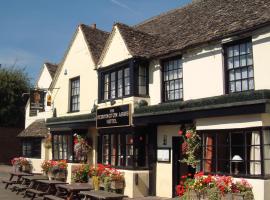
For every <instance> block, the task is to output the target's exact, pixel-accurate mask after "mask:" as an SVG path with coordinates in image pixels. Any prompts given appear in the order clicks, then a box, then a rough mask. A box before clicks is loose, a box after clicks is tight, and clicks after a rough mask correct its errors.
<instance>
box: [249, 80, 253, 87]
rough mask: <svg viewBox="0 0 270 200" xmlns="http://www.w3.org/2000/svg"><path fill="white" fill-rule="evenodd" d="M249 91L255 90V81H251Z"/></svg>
mask: <svg viewBox="0 0 270 200" xmlns="http://www.w3.org/2000/svg"><path fill="white" fill-rule="evenodd" d="M249 89H250V90H253V89H254V80H253V79H249Z"/></svg>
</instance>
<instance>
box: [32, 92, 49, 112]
mask: <svg viewBox="0 0 270 200" xmlns="http://www.w3.org/2000/svg"><path fill="white" fill-rule="evenodd" d="M45 95H46V91H45V90H42V89H30V110H39V111H44V100H45Z"/></svg>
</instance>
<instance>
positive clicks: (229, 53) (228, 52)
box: [227, 47, 233, 57]
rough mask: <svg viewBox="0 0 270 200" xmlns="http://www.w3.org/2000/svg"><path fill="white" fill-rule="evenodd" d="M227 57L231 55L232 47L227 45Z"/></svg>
mask: <svg viewBox="0 0 270 200" xmlns="http://www.w3.org/2000/svg"><path fill="white" fill-rule="evenodd" d="M227 54H228V57H233V47H229V48H228V50H227Z"/></svg>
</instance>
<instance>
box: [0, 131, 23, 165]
mask: <svg viewBox="0 0 270 200" xmlns="http://www.w3.org/2000/svg"><path fill="white" fill-rule="evenodd" d="M22 130H23V128H12V127H0V163H1V164H10V160H11V159H12V158H13V157H16V156H20V154H21V142H20V139H19V138H17V135H18V134H19V133H20V132H21V131H22Z"/></svg>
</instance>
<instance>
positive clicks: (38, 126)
mask: <svg viewBox="0 0 270 200" xmlns="http://www.w3.org/2000/svg"><path fill="white" fill-rule="evenodd" d="M48 132H49V131H48V128H47V127H46V124H45V120H44V119H41V120H36V121H34V122H33V123H32V124H30V125H29V126H28V127H27V128H26V129H24V130H23V131H22V132H20V133H19V135H18V137H46V135H47V134H48Z"/></svg>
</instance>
